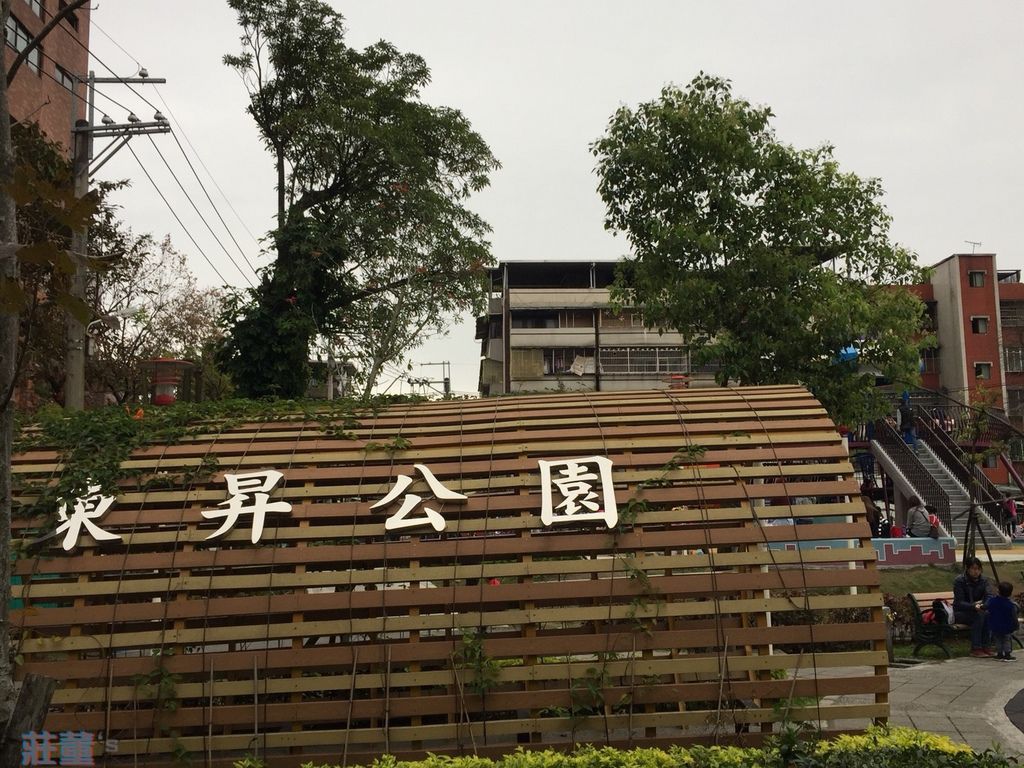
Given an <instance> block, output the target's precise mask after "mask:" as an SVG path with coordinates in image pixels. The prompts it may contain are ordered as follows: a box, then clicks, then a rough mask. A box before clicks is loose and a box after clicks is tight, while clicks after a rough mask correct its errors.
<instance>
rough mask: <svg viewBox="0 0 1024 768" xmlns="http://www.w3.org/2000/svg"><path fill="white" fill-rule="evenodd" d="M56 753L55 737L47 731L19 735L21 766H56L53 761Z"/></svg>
mask: <svg viewBox="0 0 1024 768" xmlns="http://www.w3.org/2000/svg"><path fill="white" fill-rule="evenodd" d="M56 751H57V735H56V734H54V733H50V732H49V731H43V732H42V733H36V732H35V731H28V732H27V733H23V734H21V764H22V765H56V764H57V763H56V761H55V760H54V759H53V756H54V754H55V753H56Z"/></svg>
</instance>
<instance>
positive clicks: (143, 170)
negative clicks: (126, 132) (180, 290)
mask: <svg viewBox="0 0 1024 768" xmlns="http://www.w3.org/2000/svg"><path fill="white" fill-rule="evenodd" d="M125 147H127V149H128V151H129V152H131V153H132V157H134V158H135V162H137V163H138V164H139V168H141V169H142V172H143V173H144V174H146V178H147V179H149V183H150V184H152V185H153V189H155V190H156V193H157V194H158V195H160V199H161V200H163V201H164V205H166V206H167V210H169V211H170V212H171V215H172V216H173V217H174V218H175V220H176V221H177V222H178V225H179V226H180V227H181V228H182V230H183V231H184V232H185V234H186V235H188V239H189V240H191V241H192V245H194V246H195V247H196V250H197V251H199V254H200V255H201V256H202V257H203V258H204V259H205V260H206V263H207V264H209V265H210V269H212V270H213V271H214V273H216V275H217V277H219V278H220V280H221V283H223V284H224V285H230V283H229V282H228V281H227V280H225V279H224V275H222V274H221V273H220V270H219V269H217V267H215V266H214V264H213V262H212V261H210V257H209V256H207V255H206V251H204V250H203V249H202V248H201V247H200V246H199V243H197V242H196V239H195V238H194V237H192V233H191V232H189V231H188V227H186V226H185V223H184V222H183V221H182V220H181V217H180V216H178V214H177V213H176V212H175V210H174V208H172V207H171V204H170V202H169V201H168V200H167V198H166V197H165V196H164V193H163V191H162V190H161V189H160V187H159V186H157V183H156V182H155V181H154V180H153V177H152V176H150V174H149V171H148V170H147V169H146V166H145V165H143V164H142V161H141V160H140V159H139V156H138V155H137V154H135V150H134V149H132V145H131V144H125Z"/></svg>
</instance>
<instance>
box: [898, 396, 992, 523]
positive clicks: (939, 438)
mask: <svg viewBox="0 0 1024 768" xmlns="http://www.w3.org/2000/svg"><path fill="white" fill-rule="evenodd" d="M915 415H916V419H915V423H916V425H917V429H918V434H919V435H923V436H924V438H925V441H926V442H927V443H928V447H929V448H931V449H932V451H933V452H934V453H935V455H936V456H937V457H938V458H939V461H941V462H942V463H943V464H945V465H946V469H948V470H949V472H950V474H952V475H953V477H955V478H956V479H957V481H959V483H960V484H961V485H962V486H963V487H964V489H965V490H966V491H967V494H968V496H969V497H970V498H971V501H972V502H974V501H977V502H978V503H979V504H980V505H981V506H982V507H983V508H984V509H985V511H986V512H988V515H989V517H991V518H992V519H993V520H998V521H999V525H1002V524H1004V522H1005V521H1004V519H1003V518H1004V517H1005V515H1006V510H1005V508H1004V507H1003V494H1002V493H1001V492H1000V490H999V489H998V488H996V486H995V484H994V483H993V482H992V481H991V480H989V479H988V477H987V476H986V475H985V473H984V472H982V470H981V467H979V466H977V465H976V464H974V463H972V462H971V461H970V458H969V457H968V455H967V454H966V453H965V452H964V450H963V449H962V448H961V447H960V446H959V445H958V444H957V442H956V440H954V439H953V438H952V436H951V435H949V434H948V433H947V432H946V431H945V430H944V429H941V428H936V426H935V422H934V420H933V419H932V418H931V417H930V415H929V414H928V413H927V412H924V413H922V412H921V411H920V410H918V411H917V412H916V414H915ZM972 488H974V489H977V490H976V493H977V496H976V497H975V492H974V491H972ZM964 511H965V512H966V510H964ZM960 514H961V513H960V512H959V511H958V513H957V516H958V517H959V515H960Z"/></svg>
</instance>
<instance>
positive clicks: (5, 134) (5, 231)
mask: <svg viewBox="0 0 1024 768" xmlns="http://www.w3.org/2000/svg"><path fill="white" fill-rule="evenodd" d="M10 14H11V0H2V2H0V22H3V24H4V27H5V28H6V25H7V19H8V17H9V16H10ZM9 114H10V111H9V109H8V105H7V81H6V79H5V78H0V190H2V191H0V275H3V278H4V279H5V280H17V279H18V260H17V257H16V256H15V243H16V242H17V239H18V231H17V225H16V223H15V218H14V217H15V206H14V200H13V199H12V198H11V196H10V195H9V194H7V192H6V190H7V189H8V188H9V185H10V183H11V180H12V179H13V178H14V149H13V147H12V146H11V121H10V119H9V118H8V115H9ZM17 351H18V313H17V311H11V312H0V397H2V398H3V400H2V401H0V723H4V724H6V723H7V721H8V719H9V718H10V716H11V711H12V710H13V708H14V680H13V677H12V675H11V632H10V619H9V606H10V601H11V455H12V443H13V440H14V407H13V404H12V403H11V396H12V395H13V392H14V374H15V368H14V360H15V357H16V355H17Z"/></svg>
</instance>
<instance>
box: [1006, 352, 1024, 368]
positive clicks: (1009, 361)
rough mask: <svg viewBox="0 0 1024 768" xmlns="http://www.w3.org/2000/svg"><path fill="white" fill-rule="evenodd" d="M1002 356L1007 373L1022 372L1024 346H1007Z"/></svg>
mask: <svg viewBox="0 0 1024 768" xmlns="http://www.w3.org/2000/svg"><path fill="white" fill-rule="evenodd" d="M1003 356H1004V357H1005V359H1006V372H1007V373H1024V347H1007V348H1006V349H1005V350H1004V352H1003Z"/></svg>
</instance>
